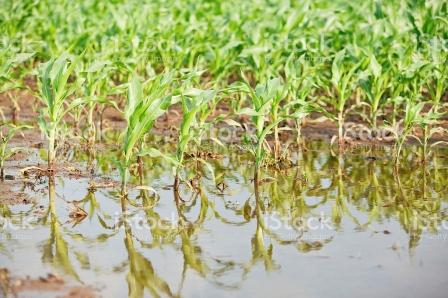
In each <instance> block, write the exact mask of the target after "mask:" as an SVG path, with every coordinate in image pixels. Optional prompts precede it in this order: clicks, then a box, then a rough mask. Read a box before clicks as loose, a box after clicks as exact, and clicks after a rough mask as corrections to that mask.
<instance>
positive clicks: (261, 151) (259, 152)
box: [238, 79, 306, 173]
mask: <svg viewBox="0 0 448 298" xmlns="http://www.w3.org/2000/svg"><path fill="white" fill-rule="evenodd" d="M238 88H240V90H243V91H245V92H246V93H248V94H249V97H250V102H251V105H252V106H251V107H250V108H249V107H246V108H243V109H241V110H240V111H239V113H240V114H245V115H247V116H250V117H252V122H253V124H254V125H255V130H256V132H255V148H254V149H253V150H251V153H252V154H253V155H254V157H255V169H256V173H258V172H259V169H260V168H261V166H262V164H263V159H264V157H265V156H266V150H265V147H267V148H269V149H268V151H271V150H270V147H269V145H268V144H267V141H266V137H267V136H268V135H269V134H271V133H272V132H273V131H275V128H276V127H277V126H278V124H279V123H280V122H282V121H284V120H286V119H288V118H293V119H297V118H300V117H303V116H304V114H305V113H306V112H305V110H304V109H303V108H297V109H296V110H295V111H293V113H292V114H285V113H278V114H276V115H275V117H271V116H272V110H273V109H276V107H278V103H279V101H280V100H281V98H282V97H283V96H284V90H285V89H284V88H283V86H282V85H281V83H280V81H279V79H271V80H269V81H267V82H266V83H259V84H257V86H256V87H255V89H254V88H252V87H251V86H250V85H249V84H248V83H247V82H245V83H244V84H243V85H238ZM269 119H270V120H271V121H270V122H269Z"/></svg>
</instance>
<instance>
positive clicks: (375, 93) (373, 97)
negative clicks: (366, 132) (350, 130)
mask: <svg viewBox="0 0 448 298" xmlns="http://www.w3.org/2000/svg"><path fill="white" fill-rule="evenodd" d="M368 62H369V64H368V68H367V70H366V71H365V72H364V73H363V74H362V78H361V79H360V81H359V85H360V86H361V88H362V90H363V91H364V94H365V96H366V99H367V100H366V104H367V106H368V107H369V109H370V116H369V117H368V122H369V123H370V125H371V127H372V128H374V129H376V128H377V117H378V112H379V111H380V109H381V108H382V107H383V106H384V104H385V103H386V102H387V101H386V96H385V93H386V92H387V91H388V86H389V77H390V76H389V74H388V73H387V71H384V70H383V67H382V66H381V65H380V64H379V63H378V61H377V60H376V57H375V55H373V54H370V56H369V58H368ZM363 103H364V102H363Z"/></svg>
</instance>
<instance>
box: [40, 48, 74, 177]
mask: <svg viewBox="0 0 448 298" xmlns="http://www.w3.org/2000/svg"><path fill="white" fill-rule="evenodd" d="M75 64H76V61H74V60H73V59H71V58H69V56H68V55H66V54H63V55H62V56H60V57H59V58H56V59H51V60H50V61H48V62H46V63H44V64H43V65H42V66H41V68H40V69H39V75H38V79H39V80H38V83H39V89H40V99H41V101H42V103H43V105H44V106H43V108H42V109H41V112H40V115H39V118H38V123H39V127H40V129H41V131H42V132H43V133H44V134H45V135H46V137H47V139H48V169H49V170H50V171H51V170H53V166H54V163H55V159H56V140H57V138H58V133H59V126H60V123H61V121H62V120H63V118H64V116H65V115H66V114H67V113H68V112H69V111H70V110H72V109H73V108H74V107H76V106H78V105H79V104H81V101H80V100H73V101H71V102H67V98H68V97H69V96H70V95H71V94H72V93H73V92H74V91H75V88H76V87H75V86H74V85H69V77H70V75H71V74H72V72H73V70H74V68H75Z"/></svg>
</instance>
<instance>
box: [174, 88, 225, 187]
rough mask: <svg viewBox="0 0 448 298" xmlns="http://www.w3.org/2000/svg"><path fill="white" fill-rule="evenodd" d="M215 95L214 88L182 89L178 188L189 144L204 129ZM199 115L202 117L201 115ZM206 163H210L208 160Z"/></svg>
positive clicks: (177, 151)
mask: <svg viewBox="0 0 448 298" xmlns="http://www.w3.org/2000/svg"><path fill="white" fill-rule="evenodd" d="M215 96H216V91H214V90H200V89H195V88H188V89H187V90H183V91H182V94H181V103H182V120H181V124H180V131H179V140H178V143H177V150H176V163H177V167H176V177H175V187H176V188H178V186H179V178H180V177H179V174H180V173H179V170H180V168H181V167H182V166H183V165H184V158H185V153H186V151H187V147H188V144H189V143H190V141H191V140H192V139H193V138H194V137H198V136H199V135H200V132H201V130H202V129H203V127H201V126H203V125H204V123H205V120H206V115H207V112H206V111H207V109H208V108H207V107H209V106H208V105H209V103H210V102H211V101H213V99H214V98H215ZM198 115H200V116H202V117H199V116H198ZM198 134H199V135H198ZM197 160H199V161H203V160H202V159H200V158H197ZM203 162H204V161H203ZM204 163H205V164H206V165H208V164H207V163H206V162H204Z"/></svg>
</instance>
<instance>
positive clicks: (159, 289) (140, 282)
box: [125, 225, 174, 298]
mask: <svg viewBox="0 0 448 298" xmlns="http://www.w3.org/2000/svg"><path fill="white" fill-rule="evenodd" d="M125 231H126V236H125V246H126V249H127V251H128V260H129V272H128V275H127V277H126V280H127V281H128V287H129V292H128V295H129V297H131V298H137V297H143V296H144V290H145V289H148V290H149V292H150V293H151V295H152V296H153V297H161V294H165V295H167V296H169V297H173V296H174V295H173V293H172V292H171V289H170V287H169V285H168V284H167V283H166V282H165V281H164V280H163V279H161V278H160V277H159V276H158V275H157V273H156V272H155V269H154V267H153V266H152V263H151V262H150V261H149V260H147V259H146V258H145V257H144V256H143V255H142V254H140V253H139V252H137V250H136V249H135V247H134V242H133V236H132V232H131V228H130V227H129V226H128V225H126V226H125Z"/></svg>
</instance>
